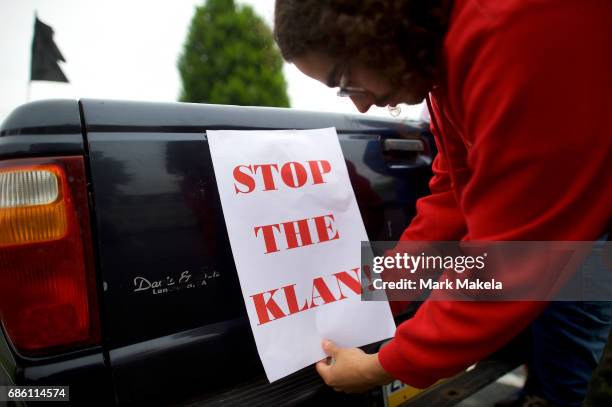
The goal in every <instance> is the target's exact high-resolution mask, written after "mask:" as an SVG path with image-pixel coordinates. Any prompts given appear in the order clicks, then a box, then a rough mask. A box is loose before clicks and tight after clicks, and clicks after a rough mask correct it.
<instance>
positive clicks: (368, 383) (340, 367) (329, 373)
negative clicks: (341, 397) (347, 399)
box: [316, 341, 393, 393]
mask: <svg viewBox="0 0 612 407" xmlns="http://www.w3.org/2000/svg"><path fill="white" fill-rule="evenodd" d="M323 350H324V351H325V353H327V354H328V355H329V356H331V357H332V358H333V359H332V364H328V363H327V360H326V359H324V360H322V361H320V362H318V363H317V364H316V368H317V372H319V375H321V377H322V378H323V380H324V381H325V383H326V384H327V385H328V386H330V387H333V388H334V390H336V391H344V392H346V393H360V392H363V391H366V390H368V389H370V388H372V387H375V386H380V385H383V384H387V383H390V382H391V381H392V380H393V377H392V376H390V375H389V374H388V373H387V372H386V371H385V370H384V369H383V368H382V366H381V365H380V362H379V361H378V354H377V353H375V354H372V355H368V354H367V353H365V352H364V351H362V350H361V349H358V348H340V347H338V346H336V344H334V343H332V342H331V341H323ZM328 359H329V358H328Z"/></svg>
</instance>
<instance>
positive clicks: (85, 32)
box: [0, 0, 422, 122]
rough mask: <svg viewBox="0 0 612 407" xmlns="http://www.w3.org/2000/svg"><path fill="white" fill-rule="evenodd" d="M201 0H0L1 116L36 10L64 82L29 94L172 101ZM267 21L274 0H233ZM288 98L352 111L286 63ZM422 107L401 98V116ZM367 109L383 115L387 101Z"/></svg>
mask: <svg viewBox="0 0 612 407" xmlns="http://www.w3.org/2000/svg"><path fill="white" fill-rule="evenodd" d="M203 1H204V0H174V1H170V0H165V1H163V0H123V1H121V0H105V1H99V0H97V1H93V0H0V16H2V25H1V26H0V30H1V32H2V35H0V54H1V55H2V60H3V62H2V64H0V89H1V96H0V122H1V121H3V120H4V118H5V117H6V116H7V115H8V114H9V113H10V111H11V110H12V109H14V108H15V107H17V106H19V105H20V104H23V103H25V102H26V98H27V89H28V80H29V75H30V49H31V43H32V35H33V27H34V12H35V11H37V12H38V17H39V18H40V20H41V21H43V22H44V23H46V24H48V25H50V26H51V27H52V28H53V30H54V31H55V35H54V39H55V42H56V44H57V45H58V47H59V49H60V50H61V52H62V54H63V55H64V57H65V58H66V63H62V64H61V66H62V70H63V71H64V73H65V74H66V76H67V77H68V79H69V80H70V83H69V84H65V83H55V82H41V81H35V82H32V84H31V88H30V100H39V99H49V98H81V97H91V98H109V99H129V100H146V101H176V100H177V98H178V94H179V89H180V77H179V74H178V70H177V67H176V62H177V59H178V56H179V53H180V52H181V49H182V45H183V42H184V40H185V37H186V35H187V30H188V28H189V23H190V21H191V18H192V16H193V13H194V9H195V7H196V6H197V5H199V4H202V3H203ZM238 3H240V4H249V5H251V6H253V7H254V9H255V11H256V12H257V13H258V14H259V15H260V16H261V17H263V18H264V19H265V21H266V22H267V23H268V25H269V26H272V21H273V18H272V16H273V12H274V1H273V0H241V1H240V0H239V1H238ZM284 72H285V77H286V79H287V82H288V84H289V89H288V90H289V97H290V99H291V106H292V107H293V108H297V109H306V110H321V111H338V112H351V113H357V110H356V109H355V107H354V106H353V105H352V103H350V100H348V99H345V98H339V97H337V96H336V94H335V93H336V92H335V90H333V89H329V88H327V87H326V86H324V85H322V84H319V83H318V82H316V81H314V80H312V79H310V78H308V77H306V76H304V75H303V74H302V73H301V72H299V71H298V70H297V69H296V68H295V67H294V66H293V65H291V64H285V67H284ZM421 109H422V108H421V107H420V106H416V107H410V108H408V107H407V106H405V105H402V114H401V117H408V118H415V117H418V116H419V114H420V112H421ZM368 114H373V115H383V116H389V113H388V112H387V110H386V109H382V108H372V109H370V112H369V113H368Z"/></svg>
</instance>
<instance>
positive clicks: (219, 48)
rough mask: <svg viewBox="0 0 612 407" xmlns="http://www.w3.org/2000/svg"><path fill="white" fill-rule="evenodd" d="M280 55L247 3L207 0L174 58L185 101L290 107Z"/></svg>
mask: <svg viewBox="0 0 612 407" xmlns="http://www.w3.org/2000/svg"><path fill="white" fill-rule="evenodd" d="M282 67H283V60H282V58H281V56H280V53H279V52H278V50H277V48H276V44H275V43H274V39H273V36H272V32H271V30H270V29H269V28H268V26H266V24H265V23H264V22H263V20H262V19H261V18H260V17H258V16H257V15H256V14H255V13H254V12H253V9H252V8H251V7H249V6H240V7H237V6H236V4H235V3H234V0H207V1H206V3H205V4H204V5H202V6H199V7H197V8H196V12H195V15H194V17H193V19H192V21H191V26H190V28H189V34H188V37H187V41H186V42H185V44H184V46H183V52H182V54H181V56H180V58H179V61H178V68H179V72H180V74H181V79H182V91H181V95H180V100H181V101H183V102H198V103H218V104H234V105H254V106H279V107H288V106H289V98H288V96H287V84H286V82H285V78H284V76H283V72H282Z"/></svg>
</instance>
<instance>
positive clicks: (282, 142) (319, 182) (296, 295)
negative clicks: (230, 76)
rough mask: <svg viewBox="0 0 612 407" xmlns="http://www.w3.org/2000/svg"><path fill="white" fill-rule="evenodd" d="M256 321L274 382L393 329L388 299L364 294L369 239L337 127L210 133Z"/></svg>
mask: <svg viewBox="0 0 612 407" xmlns="http://www.w3.org/2000/svg"><path fill="white" fill-rule="evenodd" d="M207 138H208V143H209V146H210V151H211V155H212V159H213V166H214V170H215V177H216V180H217V185H218V188H219V194H220V197H221V204H222V206H223V213H224V216H225V222H226V226H227V230H228V234H229V238H230V243H231V246H232V252H233V256H234V261H235V263H236V269H237V272H238V277H239V280H240V286H241V290H242V294H243V298H244V301H245V304H246V308H247V312H248V316H249V321H250V324H251V328H252V330H253V335H254V337H255V342H256V344H257V349H258V352H259V355H260V357H261V360H262V363H263V366H264V368H265V371H266V374H267V376H268V379H269V380H270V381H275V380H277V379H280V378H282V377H284V376H287V375H289V374H291V373H293V372H295V371H297V370H299V369H301V368H303V367H306V366H308V365H311V364H313V363H315V362H317V361H319V360H321V359H323V358H325V356H326V355H325V353H324V352H323V350H322V349H321V342H322V340H323V339H329V340H332V341H334V342H335V343H337V344H338V345H339V346H344V347H354V346H361V345H365V344H368V343H372V342H376V341H379V340H383V339H386V338H389V337H391V336H393V333H394V331H395V324H394V322H393V318H392V316H391V312H390V310H389V306H388V304H387V303H385V302H362V301H361V297H360V294H361V282H360V275H361V272H360V271H361V270H360V265H359V263H360V256H361V253H360V247H361V244H360V242H361V241H365V240H367V235H366V232H365V227H364V225H363V221H362V219H361V216H360V213H359V209H358V206H357V202H356V199H355V194H354V192H353V189H352V187H351V183H350V180H349V176H348V171H347V167H346V163H345V161H344V157H343V155H342V150H341V149H340V144H339V142H338V136H337V134H336V131H335V129H333V128H328V129H316V130H276V131H268V130H266V131H259V130H256V131H220V130H219V131H212V130H211V131H207Z"/></svg>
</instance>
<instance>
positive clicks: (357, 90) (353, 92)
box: [332, 69, 401, 117]
mask: <svg viewBox="0 0 612 407" xmlns="http://www.w3.org/2000/svg"><path fill="white" fill-rule="evenodd" d="M334 70H335V69H334ZM332 72H333V71H332ZM347 76H348V75H347V74H346V70H345V71H344V72H342V75H341V76H340V85H339V89H338V93H337V95H338V96H340V97H351V96H364V95H367V94H370V93H371V92H370V91H368V90H366V89H365V88H361V87H357V86H348V79H347ZM387 108H388V109H389V114H390V115H391V116H393V117H398V116H399V115H400V113H401V108H400V107H399V106H388V107H387Z"/></svg>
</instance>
